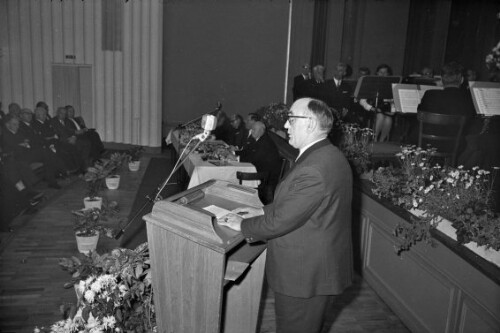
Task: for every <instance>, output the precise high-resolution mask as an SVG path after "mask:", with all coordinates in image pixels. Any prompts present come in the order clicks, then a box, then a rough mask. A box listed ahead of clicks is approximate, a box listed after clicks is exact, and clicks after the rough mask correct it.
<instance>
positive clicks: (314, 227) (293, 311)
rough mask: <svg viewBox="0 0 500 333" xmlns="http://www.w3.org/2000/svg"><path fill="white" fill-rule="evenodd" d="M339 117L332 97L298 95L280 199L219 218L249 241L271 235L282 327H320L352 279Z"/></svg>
mask: <svg viewBox="0 0 500 333" xmlns="http://www.w3.org/2000/svg"><path fill="white" fill-rule="evenodd" d="M332 125H333V115H332V113H331V111H330V109H329V108H328V106H327V105H326V104H325V103H323V102H321V101H318V100H314V99H309V98H303V99H299V100H297V101H295V103H293V105H292V107H291V109H290V115H289V120H288V121H287V122H286V124H285V128H287V130H288V134H289V138H290V139H289V143H290V145H292V146H293V147H295V148H297V149H299V156H298V158H297V160H296V163H295V164H294V166H293V167H292V168H291V169H290V170H289V172H288V173H287V175H285V176H284V178H283V179H282V180H281V182H280V184H279V185H278V187H277V189H276V193H275V196H274V201H273V203H271V204H269V205H266V206H264V207H263V208H254V207H241V208H238V209H235V210H234V212H235V213H237V214H231V215H228V216H227V217H225V218H224V219H222V220H220V221H219V223H220V224H221V225H224V226H227V227H229V228H231V229H234V230H241V232H242V234H243V235H244V236H245V238H246V240H247V242H250V243H252V242H256V241H267V258H266V278H267V282H268V283H269V286H270V287H271V288H272V289H273V291H274V292H275V309H276V326H277V332H287V333H294V332H297V333H299V332H300V333H303V332H308V333H317V332H320V331H321V327H322V324H323V314H324V312H325V309H326V307H327V304H328V303H329V302H331V301H332V300H333V297H332V295H337V294H340V293H342V292H343V291H344V290H345V289H346V288H347V287H348V286H349V285H350V284H351V282H352V242H351V237H352V236H351V198H352V172H351V169H350V167H349V164H348V162H347V160H346V158H345V157H344V155H343V154H342V152H341V151H340V150H338V149H337V148H336V147H335V146H333V145H332V144H331V143H330V142H329V141H328V139H327V135H328V133H329V132H330V130H331V128H332ZM241 214H244V215H243V216H242V215H241Z"/></svg>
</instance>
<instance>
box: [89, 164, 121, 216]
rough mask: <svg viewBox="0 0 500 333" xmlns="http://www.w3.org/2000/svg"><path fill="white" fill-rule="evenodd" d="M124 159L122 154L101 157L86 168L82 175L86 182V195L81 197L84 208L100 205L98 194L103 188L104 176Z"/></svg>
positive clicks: (100, 199)
mask: <svg viewBox="0 0 500 333" xmlns="http://www.w3.org/2000/svg"><path fill="white" fill-rule="evenodd" d="M124 159H125V157H123V156H120V157H119V158H115V159H101V160H99V161H97V162H96V163H95V164H94V166H92V167H90V168H88V169H87V172H86V173H85V175H84V177H83V178H84V180H85V181H86V182H87V195H86V197H85V198H84V199H83V202H84V205H85V208H92V207H97V208H100V207H101V205H102V197H101V196H99V194H100V192H101V190H102V188H103V184H104V182H105V178H106V177H109V176H110V175H111V173H112V172H114V171H115V170H116V169H117V168H118V167H119V165H121V163H122V162H123V160H124Z"/></svg>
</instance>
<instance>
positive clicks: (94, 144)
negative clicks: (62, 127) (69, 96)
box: [64, 105, 104, 159]
mask: <svg viewBox="0 0 500 333" xmlns="http://www.w3.org/2000/svg"><path fill="white" fill-rule="evenodd" d="M64 108H65V109H66V114H67V116H68V120H69V121H68V122H67V123H68V125H69V126H70V127H71V128H72V129H73V130H74V131H75V134H76V135H77V136H78V135H81V136H83V137H84V138H85V139H87V140H88V141H89V142H90V155H91V156H92V158H94V159H97V158H99V157H100V156H101V153H102V152H103V151H104V145H103V143H102V140H101V137H100V136H99V133H97V132H96V131H95V130H94V129H89V128H87V126H86V125H85V120H83V118H82V117H75V108H74V107H73V106H71V105H66V106H65V107H64Z"/></svg>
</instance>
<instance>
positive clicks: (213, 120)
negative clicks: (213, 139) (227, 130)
mask: <svg viewBox="0 0 500 333" xmlns="http://www.w3.org/2000/svg"><path fill="white" fill-rule="evenodd" d="M201 127H202V128H203V133H200V134H198V135H195V136H194V137H193V139H198V140H200V142H203V141H205V140H206V139H207V138H208V137H209V136H210V132H212V131H213V130H214V129H215V127H217V117H216V116H213V115H211V114H204V115H203V117H202V118H201Z"/></svg>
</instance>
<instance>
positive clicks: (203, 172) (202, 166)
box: [167, 130, 259, 188]
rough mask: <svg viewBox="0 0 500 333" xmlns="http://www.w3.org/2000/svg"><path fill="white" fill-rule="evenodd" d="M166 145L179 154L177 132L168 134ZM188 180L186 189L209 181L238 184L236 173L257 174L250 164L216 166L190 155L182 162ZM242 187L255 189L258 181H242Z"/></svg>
mask: <svg viewBox="0 0 500 333" xmlns="http://www.w3.org/2000/svg"><path fill="white" fill-rule="evenodd" d="M167 138H168V143H172V145H173V146H174V148H175V150H176V151H177V153H178V154H180V149H181V148H180V144H179V133H178V131H177V130H174V131H170V133H169V134H168V137H167ZM184 168H185V169H186V171H187V173H188V175H189V177H190V180H189V185H188V188H191V187H194V186H197V185H199V184H202V183H204V182H206V181H208V180H210V179H220V180H227V181H230V182H232V183H235V184H239V180H238V179H237V178H236V172H237V171H242V172H257V169H255V166H254V165H253V164H251V163H241V162H236V161H229V162H228V165H224V166H217V165H214V164H212V163H210V162H209V161H203V160H202V159H201V155H200V154H197V153H192V154H191V155H190V156H189V157H188V159H187V160H186V161H185V162H184ZM243 185H245V186H249V187H254V188H256V187H257V186H258V185H259V181H244V182H243Z"/></svg>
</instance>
